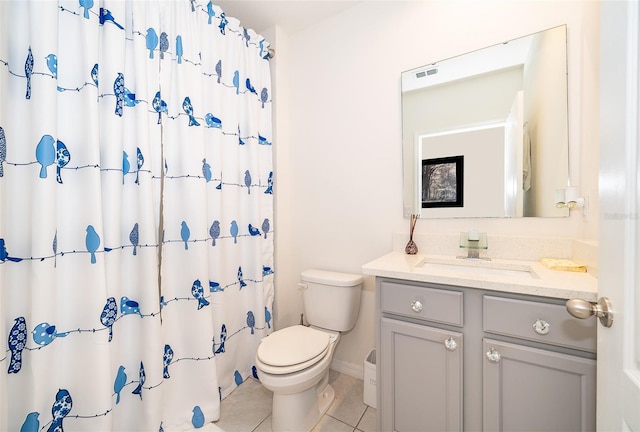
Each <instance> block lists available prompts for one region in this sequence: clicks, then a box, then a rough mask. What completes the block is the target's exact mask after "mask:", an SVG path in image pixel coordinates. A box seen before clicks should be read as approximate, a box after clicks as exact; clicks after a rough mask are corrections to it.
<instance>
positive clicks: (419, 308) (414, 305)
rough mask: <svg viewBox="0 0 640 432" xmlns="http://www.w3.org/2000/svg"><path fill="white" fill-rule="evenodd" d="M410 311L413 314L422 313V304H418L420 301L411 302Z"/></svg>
mask: <svg viewBox="0 0 640 432" xmlns="http://www.w3.org/2000/svg"><path fill="white" fill-rule="evenodd" d="M411 310H412V311H414V312H415V313H420V312H422V303H421V302H420V300H414V301H412V302H411Z"/></svg>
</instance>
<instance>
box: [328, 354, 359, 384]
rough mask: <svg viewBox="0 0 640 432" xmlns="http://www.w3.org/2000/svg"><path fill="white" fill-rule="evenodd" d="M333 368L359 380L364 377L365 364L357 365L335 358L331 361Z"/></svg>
mask: <svg viewBox="0 0 640 432" xmlns="http://www.w3.org/2000/svg"><path fill="white" fill-rule="evenodd" d="M331 369H333V370H334V371H336V372H340V373H343V374H345V375H349V376H351V377H354V378H357V379H359V380H363V379H364V365H357V364H355V363H349V362H346V361H343V360H335V359H334V360H333V361H331Z"/></svg>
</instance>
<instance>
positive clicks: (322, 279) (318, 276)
mask: <svg viewBox="0 0 640 432" xmlns="http://www.w3.org/2000/svg"><path fill="white" fill-rule="evenodd" d="M300 278H301V279H302V281H303V282H315V283H321V284H325V285H335V286H356V285H358V284H361V283H362V280H363V276H362V275H359V274H352V273H340V272H333V271H327V270H315V269H309V270H305V271H303V272H302V273H301V274H300Z"/></svg>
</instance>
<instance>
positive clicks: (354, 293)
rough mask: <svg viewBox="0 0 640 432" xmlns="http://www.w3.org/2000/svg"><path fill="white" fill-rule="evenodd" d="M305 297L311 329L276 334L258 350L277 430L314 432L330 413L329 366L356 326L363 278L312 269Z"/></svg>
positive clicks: (260, 376)
mask: <svg viewBox="0 0 640 432" xmlns="http://www.w3.org/2000/svg"><path fill="white" fill-rule="evenodd" d="M301 279H302V282H303V283H302V284H301V287H302V296H303V300H304V301H303V304H304V310H305V313H307V320H308V322H309V324H310V326H308V327H307V326H303V325H294V326H291V327H286V328H284V329H281V330H277V331H275V332H273V333H271V334H270V335H269V336H267V337H266V338H264V339H263V340H262V342H261V343H260V346H259V347H258V351H257V353H256V358H255V363H256V369H257V371H258V379H259V380H260V382H261V383H262V385H264V387H265V388H267V389H268V390H271V391H272V392H273V406H272V411H271V428H272V430H273V431H274V432H289V431H292V432H293V431H295V432H304V431H310V430H311V429H312V428H313V426H314V425H315V424H316V423H317V422H318V420H320V417H321V416H322V415H323V414H324V413H325V412H326V411H327V410H328V409H329V407H330V406H331V403H332V402H333V400H334V399H335V392H334V390H333V388H332V387H331V386H330V385H329V367H330V365H331V360H332V359H333V354H334V352H335V348H336V346H337V344H338V342H339V341H340V334H341V333H340V332H342V331H347V330H350V329H351V328H353V326H354V325H355V321H356V318H357V315H358V311H359V307H360V291H361V284H362V276H360V275H351V274H345V273H335V272H327V271H322V270H307V271H305V272H303V273H302V275H301Z"/></svg>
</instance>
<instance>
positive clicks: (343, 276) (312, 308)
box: [300, 270, 363, 331]
mask: <svg viewBox="0 0 640 432" xmlns="http://www.w3.org/2000/svg"><path fill="white" fill-rule="evenodd" d="M300 280H301V284H300V286H301V288H302V304H303V308H304V314H305V317H306V320H307V322H308V323H309V324H311V325H313V326H316V327H321V328H324V329H328V330H333V331H348V330H351V329H352V328H353V326H354V325H355V324H356V320H357V319H358V312H359V311H360V291H361V290H362V280H363V277H362V275H359V274H350V273H338V272H332V271H326V270H305V271H303V272H302V273H301V275H300Z"/></svg>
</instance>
